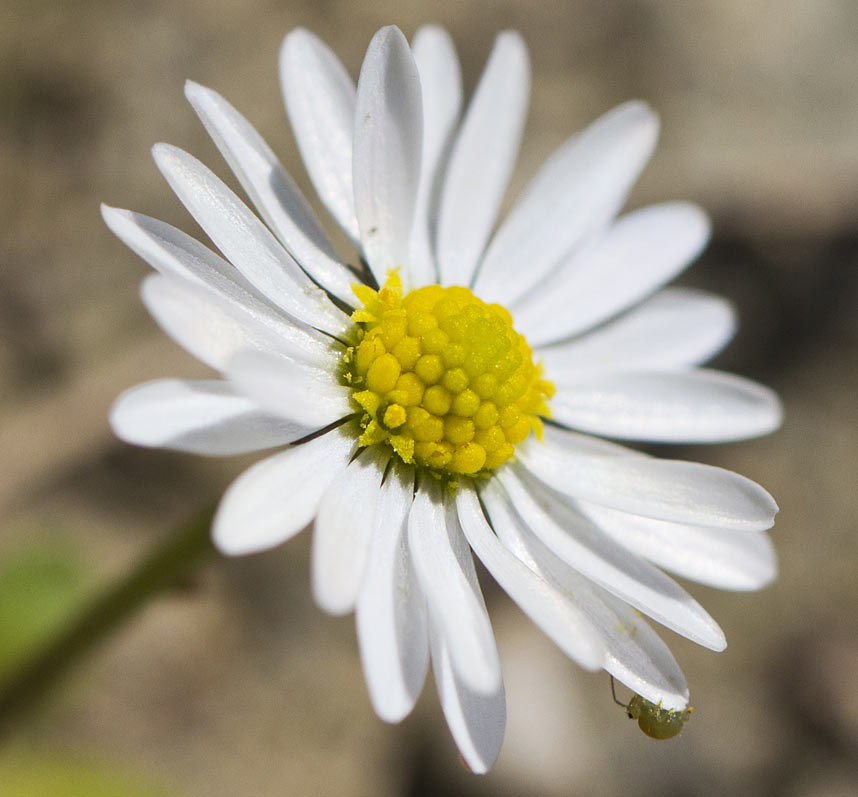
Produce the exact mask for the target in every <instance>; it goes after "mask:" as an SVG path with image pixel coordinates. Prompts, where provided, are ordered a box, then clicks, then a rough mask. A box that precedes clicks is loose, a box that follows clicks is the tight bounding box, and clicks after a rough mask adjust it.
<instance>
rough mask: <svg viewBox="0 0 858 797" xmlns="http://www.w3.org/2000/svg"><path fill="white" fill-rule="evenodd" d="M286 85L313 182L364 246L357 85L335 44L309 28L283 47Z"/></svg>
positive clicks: (286, 99) (282, 74) (294, 125)
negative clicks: (356, 146) (355, 151)
mask: <svg viewBox="0 0 858 797" xmlns="http://www.w3.org/2000/svg"><path fill="white" fill-rule="evenodd" d="M280 85H281V88H282V90H283V100H284V102H285V104H286V112H287V113H288V115H289V121H290V122H291V123H292V130H293V131H294V133H295V140H296V141H297V142H298V149H299V150H300V151H301V158H302V159H303V161H304V165H305V166H306V167H307V173H308V174H309V175H310V180H312V182H313V187H314V188H315V189H316V193H317V194H318V195H319V199H321V200H322V202H324V204H325V207H327V209H328V210H329V211H330V213H331V215H332V216H333V217H334V219H336V221H337V223H338V224H339V225H340V227H341V228H342V229H343V232H345V233H346V235H348V236H349V238H351V241H352V243H353V244H354V245H355V246H356V247H357V248H360V233H359V232H358V223H357V217H356V216H355V206H354V190H353V189H352V143H353V140H354V123H355V84H354V81H352V79H351V78H350V77H349V74H348V72H346V70H345V68H344V67H343V65H342V64H341V63H340V61H339V59H338V58H337V56H336V55H334V53H333V52H331V50H330V48H329V47H328V46H327V45H326V44H324V43H323V42H322V41H321V40H320V39H319V38H318V37H316V36H315V35H313V34H312V33H310V32H309V31H307V30H304V29H303V28H296V29H295V30H293V31H291V32H290V33H289V34H288V35H287V36H286V38H285V39H284V40H283V45H282V46H281V48H280Z"/></svg>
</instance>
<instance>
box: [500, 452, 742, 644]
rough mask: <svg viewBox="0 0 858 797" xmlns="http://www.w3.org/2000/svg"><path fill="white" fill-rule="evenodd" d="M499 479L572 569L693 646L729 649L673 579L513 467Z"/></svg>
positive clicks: (522, 513)
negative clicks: (693, 644)
mask: <svg viewBox="0 0 858 797" xmlns="http://www.w3.org/2000/svg"><path fill="white" fill-rule="evenodd" d="M498 478H499V480H500V483H501V484H502V485H503V488H504V490H506V493H507V495H508V496H509V500H510V502H511V504H512V505H513V506H514V507H515V511H516V512H517V513H518V515H519V517H520V518H521V519H522V520H523V521H524V523H525V524H526V525H527V526H528V528H529V529H530V530H531V532H532V533H533V534H534V535H535V536H536V537H537V538H539V539H540V540H541V541H542V542H543V543H544V545H545V546H546V547H547V548H549V549H550V550H551V551H552V552H553V553H554V554H555V555H556V556H557V557H558V558H560V559H561V560H562V561H563V562H565V563H566V564H567V565H568V566H569V567H571V568H573V569H574V570H577V571H578V572H579V573H580V574H581V575H582V576H585V577H587V578H589V579H590V580H591V581H593V582H594V583H595V584H598V585H599V586H600V587H602V588H604V589H606V590H607V591H608V592H610V593H611V594H612V595H616V596H617V597H618V598H620V599H621V600H624V601H625V602H626V603H628V604H630V605H632V606H634V607H635V608H636V609H638V610H639V611H641V612H643V613H644V614H647V615H649V616H650V617H652V618H653V619H654V620H657V621H658V622H660V623H661V624H662V625H664V626H666V627H667V628H670V629H671V630H673V631H676V632H677V633H678V634H682V635H683V636H684V637H687V638H688V639H690V640H691V641H692V642H696V643H697V644H698V645H702V646H703V647H706V648H709V649H710V650H723V649H724V648H725V647H726V646H727V643H726V641H725V639H724V633H723V632H722V631H721V629H720V628H719V627H718V624H717V623H716V622H715V621H714V620H713V619H712V618H711V617H710V616H709V614H708V613H707V612H706V611H705V610H704V609H703V607H702V606H701V605H700V604H699V603H698V602H697V601H695V600H694V598H692V597H691V596H690V595H689V594H688V593H687V592H686V591H685V590H684V589H682V588H681V587H680V586H679V585H678V584H677V583H676V582H675V581H673V580H671V579H670V578H668V577H667V576H666V575H665V574H664V573H662V572H661V571H660V570H658V569H657V568H655V567H653V566H652V565H650V564H649V563H648V562H645V561H644V560H643V559H640V558H639V557H637V556H635V555H634V554H632V553H630V552H629V551H628V550H626V549H625V548H623V547H622V546H620V545H617V544H616V543H615V542H614V541H613V540H611V539H610V538H609V537H608V536H606V535H605V534H602V533H601V531H600V530H599V529H598V528H597V527H596V526H594V525H593V524H592V523H591V522H590V521H589V520H588V519H587V518H586V517H585V516H584V515H582V514H580V513H579V512H577V511H575V510H574V509H573V508H572V507H571V506H570V505H569V504H566V503H563V502H562V501H561V500H559V498H558V497H557V496H556V495H554V494H552V493H550V492H549V491H548V490H544V489H540V488H539V487H538V486H537V484H536V482H535V481H534V480H532V479H529V480H527V481H523V480H522V479H520V478H519V477H518V476H517V475H516V473H515V472H514V469H513V468H505V469H503V470H502V471H501V472H500V474H499V476H498Z"/></svg>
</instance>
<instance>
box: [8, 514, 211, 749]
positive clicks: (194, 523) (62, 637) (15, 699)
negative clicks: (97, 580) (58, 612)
mask: <svg viewBox="0 0 858 797" xmlns="http://www.w3.org/2000/svg"><path fill="white" fill-rule="evenodd" d="M213 514H214V507H209V508H207V509H205V510H204V511H202V512H200V513H198V514H197V515H196V516H194V517H193V518H191V519H190V520H189V521H188V522H186V523H185V524H183V525H182V526H181V527H180V528H178V529H177V530H176V531H175V532H173V533H172V534H170V535H169V536H168V537H167V539H166V540H165V541H164V542H163V543H162V544H161V545H159V546H158V547H156V548H155V549H153V550H152V551H151V552H150V553H149V554H148V555H147V556H145V557H144V558H143V559H142V560H141V561H140V562H139V563H138V564H137V565H136V566H135V567H134V568H133V569H132V570H131V571H130V572H129V573H128V574H127V575H125V576H124V577H122V578H120V579H119V580H118V581H116V582H115V583H114V584H112V585H111V586H110V587H108V588H107V589H106V590H105V591H104V592H103V593H101V594H100V595H98V596H96V597H95V598H94V599H93V600H92V601H91V603H89V605H87V606H84V608H83V609H82V610H81V612H80V614H79V615H78V616H77V617H76V618H74V619H72V620H71V621H70V622H69V623H67V624H66V625H65V626H64V627H63V628H62V629H61V630H60V631H59V632H58V633H57V634H56V636H55V637H53V638H52V639H49V640H48V641H47V642H46V643H45V644H44V645H43V646H42V647H41V648H39V649H38V650H37V651H36V652H35V653H34V654H33V655H32V656H31V657H29V658H28V659H26V660H25V661H24V662H23V663H22V664H21V665H20V666H19V667H18V668H17V669H16V670H15V671H13V673H12V675H11V676H10V677H9V678H7V679H6V680H5V683H3V684H0V739H2V738H3V737H5V736H6V735H7V734H9V733H10V731H12V730H13V729H14V723H15V720H16V719H17V718H19V717H21V716H22V715H23V714H24V713H26V711H27V710H29V709H30V708H32V707H33V706H34V705H35V704H36V703H38V702H39V700H40V699H41V698H42V697H43V696H44V695H45V694H46V693H47V692H48V691H49V689H50V688H51V687H52V686H53V685H54V684H56V683H57V682H58V681H59V680H60V679H61V678H62V677H63V676H64V675H65V674H66V672H67V671H68V670H69V668H70V667H72V665H74V664H75V663H76V662H77V661H78V660H79V659H80V658H81V657H82V656H84V655H85V654H86V653H88V652H89V651H90V650H92V649H93V648H94V647H95V646H96V645H97V644H98V643H99V642H101V640H103V639H104V638H105V637H107V636H108V635H109V634H110V633H111V632H112V631H114V630H115V629H116V628H117V627H118V626H120V625H121V624H122V623H123V622H124V621H125V620H127V619H128V618H129V617H130V616H131V615H132V614H133V613H134V612H135V611H136V610H137V609H139V608H141V607H142V606H144V605H145V604H146V603H147V602H148V601H149V600H151V599H152V598H153V597H155V596H156V595H158V594H159V593H160V592H162V591H163V590H165V589H168V588H169V587H171V586H174V585H175V584H176V583H177V582H180V581H181V579H182V578H184V577H186V576H187V575H188V574H189V573H190V572H191V571H192V570H193V569H194V567H195V566H196V565H197V564H198V563H199V562H200V561H201V560H202V559H203V558H204V557H205V556H207V555H208V554H210V553H212V552H213V551H214V548H213V546H212V543H211V537H210V535H209V527H210V526H211V521H212V516H213Z"/></svg>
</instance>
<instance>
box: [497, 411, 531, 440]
mask: <svg viewBox="0 0 858 797" xmlns="http://www.w3.org/2000/svg"><path fill="white" fill-rule="evenodd" d="M503 431H504V434H505V435H506V439H507V442H508V443H512V444H513V445H516V443H520V442H521V441H522V440H524V438H525V437H527V436H528V435H529V434H530V421H529V420H528V419H527V418H525V417H522V418H519V419H518V420H517V421H516V422H515V423H514V424H513V425H512V426H508V427H507V428H506V429H504V430H503Z"/></svg>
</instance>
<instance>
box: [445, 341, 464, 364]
mask: <svg viewBox="0 0 858 797" xmlns="http://www.w3.org/2000/svg"><path fill="white" fill-rule="evenodd" d="M441 359H442V360H443V361H444V365H446V366H447V367H448V368H455V367H456V366H457V365H461V364H462V363H464V362H465V347H464V345H463V344H461V343H451V344H450V345H449V346H445V347H444V351H442V352H441Z"/></svg>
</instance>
